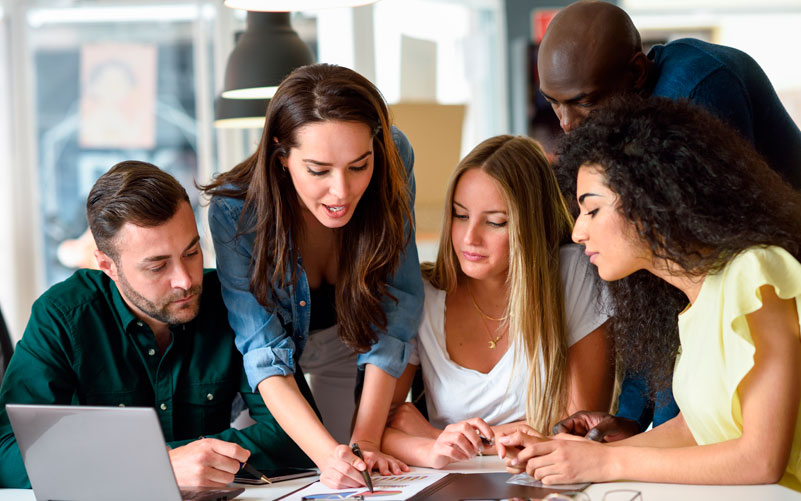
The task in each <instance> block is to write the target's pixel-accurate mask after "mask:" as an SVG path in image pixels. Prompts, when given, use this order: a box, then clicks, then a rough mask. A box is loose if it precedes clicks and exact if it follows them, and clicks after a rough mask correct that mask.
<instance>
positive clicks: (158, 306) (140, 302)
mask: <svg viewBox="0 0 801 501" xmlns="http://www.w3.org/2000/svg"><path fill="white" fill-rule="evenodd" d="M117 277H118V278H119V282H118V285H119V287H120V290H121V291H122V293H123V295H124V296H125V297H126V298H127V299H128V301H130V302H131V303H133V304H134V305H135V306H136V307H137V308H139V309H140V310H142V312H143V313H145V314H146V315H148V316H149V317H151V318H153V319H155V320H158V321H159V322H163V323H165V324H168V325H179V324H185V323H187V322H189V321H191V320H193V319H194V318H195V317H196V316H197V314H198V312H199V311H200V294H201V292H203V284H202V283H200V284H197V285H194V286H192V287H190V288H189V290H187V291H181V292H175V293H170V294H169V295H167V296H165V297H163V298H162V299H161V300H160V301H159V302H158V303H154V302H152V301H150V300H149V299H147V298H146V297H144V296H143V295H141V294H139V293H138V292H136V290H134V288H133V287H131V284H130V283H129V282H128V280H127V279H126V278H125V275H124V274H123V273H122V272H121V271H120V273H118V275H117ZM193 294H194V295H195V297H194V298H193V299H192V300H191V301H188V302H186V303H185V304H182V305H180V306H174V305H173V304H172V303H173V302H174V301H178V300H181V299H183V298H185V297H188V296H191V295H193ZM171 306H173V311H170V307H171Z"/></svg>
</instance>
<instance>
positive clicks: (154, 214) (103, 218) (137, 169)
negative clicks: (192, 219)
mask: <svg viewBox="0 0 801 501" xmlns="http://www.w3.org/2000/svg"><path fill="white" fill-rule="evenodd" d="M182 201H184V202H187V203H189V196H188V195H187V194H186V190H185V189H184V187H183V186H181V184H180V183H179V182H178V181H177V180H176V179H175V178H174V177H172V176H171V175H170V174H168V173H166V172H164V171H163V170H161V169H159V168H158V167H156V166H155V165H153V164H150V163H147V162H140V161H136V160H128V161H125V162H120V163H118V164H117V165H115V166H114V167H112V168H111V169H109V171H108V172H106V173H105V174H103V175H102V176H100V178H99V179H98V180H97V182H95V185H94V186H93V187H92V191H90V192H89V197H88V198H87V200H86V217H87V218H88V219H89V229H90V230H91V231H92V236H93V237H94V239H95V244H96V245H97V248H98V249H100V251H102V252H103V253H104V254H106V255H107V256H109V257H111V258H112V259H116V257H117V250H116V248H115V247H114V245H113V240H114V237H115V236H116V235H117V232H118V231H119V230H120V228H122V226H123V225H124V224H125V223H131V224H135V225H136V226H145V227H148V226H158V225H160V224H163V223H165V222H167V221H168V220H169V219H170V218H172V216H174V215H175V213H176V212H177V211H178V206H179V205H180V203H181V202H182Z"/></svg>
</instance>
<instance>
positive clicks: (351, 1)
mask: <svg viewBox="0 0 801 501" xmlns="http://www.w3.org/2000/svg"><path fill="white" fill-rule="evenodd" d="M376 1H377V0H225V6H226V7H231V8H232V9H245V10H258V11H262V12H281V11H287V12H288V11H297V10H320V9H332V8H335V7H358V6H360V5H367V4H371V3H375V2H376Z"/></svg>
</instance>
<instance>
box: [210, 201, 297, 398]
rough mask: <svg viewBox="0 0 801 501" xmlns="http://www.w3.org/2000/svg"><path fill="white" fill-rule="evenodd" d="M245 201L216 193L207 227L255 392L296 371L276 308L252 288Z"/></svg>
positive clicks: (290, 344)
mask: <svg viewBox="0 0 801 501" xmlns="http://www.w3.org/2000/svg"><path fill="white" fill-rule="evenodd" d="M242 210H243V202H242V201H241V200H237V199H232V198H226V197H220V196H214V197H212V199H211V203H210V206H209V228H210V229H211V236H212V240H213V242H214V250H215V252H216V254H217V274H218V276H219V277H220V284H221V285H222V296H223V301H224V302H225V306H226V307H227V308H228V321H229V323H230V324H231V328H233V329H234V332H235V333H236V347H237V348H238V349H239V351H240V352H241V353H242V358H243V361H244V366H245V372H246V373H247V377H248V383H249V384H250V386H251V388H252V389H253V391H256V387H257V386H258V384H259V383H260V382H261V381H262V380H264V379H266V378H268V377H271V376H276V375H283V376H286V375H289V374H293V373H294V372H295V361H294V353H295V343H294V341H293V339H292V337H291V336H290V335H289V333H287V331H286V329H285V328H284V325H283V324H282V323H281V319H280V317H279V315H278V313H277V312H276V311H268V310H267V309H265V308H264V306H262V305H261V304H259V302H258V301H257V300H256V298H255V296H253V294H252V293H251V292H250V275H251V272H250V266H251V258H252V253H253V243H254V237H255V235H254V234H253V233H246V234H240V235H237V226H238V224H239V219H240V214H242Z"/></svg>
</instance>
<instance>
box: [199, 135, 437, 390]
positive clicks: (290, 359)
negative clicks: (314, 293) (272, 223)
mask: <svg viewBox="0 0 801 501" xmlns="http://www.w3.org/2000/svg"><path fill="white" fill-rule="evenodd" d="M392 138H393V140H394V141H395V145H396V146H397V148H398V152H399V153H400V157H401V160H402V161H403V165H404V167H406V172H407V174H408V179H409V193H410V203H411V206H412V207H414V195H415V184H414V173H413V171H412V167H413V166H414V152H413V151H412V147H411V145H410V144H409V140H408V139H406V136H405V135H404V134H403V133H402V132H401V131H399V130H398V129H395V128H393V129H392ZM243 205H244V200H239V199H235V198H228V197H220V196H214V197H212V199H211V204H210V206H209V227H210V228H211V235H212V239H213V241H214V249H215V251H216V253H217V274H218V275H219V277H220V283H221V285H222V295H223V300H224V301H225V305H226V306H227V307H228V321H229V323H230V324H231V327H233V329H234V332H235V333H236V346H237V348H239V351H241V352H242V355H243V361H244V365H245V372H246V373H247V377H248V382H249V383H250V385H251V386H252V387H253V389H254V391H255V390H256V386H258V384H259V383H260V382H261V381H262V380H263V379H266V378H268V377H270V376H275V375H284V376H285V375H288V374H293V373H294V372H295V367H296V365H295V361H296V360H298V359H299V358H300V355H301V353H302V352H303V347H304V346H305V344H306V339H307V338H308V336H309V312H310V308H311V306H312V305H311V297H310V294H309V283H308V281H307V279H306V272H305V271H304V269H303V266H302V264H303V263H302V262H300V261H299V262H298V268H297V283H296V285H295V286H291V285H290V286H287V287H285V288H283V289H280V290H276V293H277V305H276V307H275V309H273V310H267V309H266V308H264V306H262V305H261V304H259V302H258V301H257V300H256V298H255V297H254V296H253V294H252V293H251V292H250V264H251V259H252V253H253V243H254V240H255V234H254V233H247V234H244V235H240V236H239V237H237V236H236V231H237V224H238V223H239V217H240V214H241V213H242V208H243ZM412 217H414V212H412ZM412 223H413V221H412ZM406 224H407V227H408V224H409V222H408V221H407V222H406ZM411 235H412V236H411V240H410V241H409V244H408V245H407V246H406V249H405V251H404V253H403V255H402V256H401V261H400V264H399V267H398V269H397V270H396V271H395V273H394V274H393V275H392V276H390V277H388V279H387V284H388V287H387V292H388V293H389V294H391V295H392V296H393V297H395V298H396V299H397V303H396V302H395V301H394V300H392V299H391V298H388V297H384V298H383V300H382V303H381V304H382V305H383V308H384V312H385V313H386V316H387V330H386V332H380V333H379V334H378V341H377V342H376V343H375V344H373V345H372V346H371V347H370V351H368V352H366V353H362V354H360V355H359V356H358V358H357V364H358V365H359V366H363V365H364V364H368V363H369V364H373V365H375V366H377V367H379V368H380V369H382V370H383V371H385V372H387V373H388V374H390V375H391V376H393V377H399V376H400V375H401V373H402V372H403V370H404V369H405V368H406V362H407V361H408V359H409V355H410V354H411V351H412V348H411V343H410V341H411V339H412V338H413V337H414V336H415V335H416V334H417V326H418V324H419V321H420V315H421V313H422V310H423V281H422V278H421V276H420V262H419V260H418V257H417V245H416V243H415V239H414V227H413V226H412V234H411Z"/></svg>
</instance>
